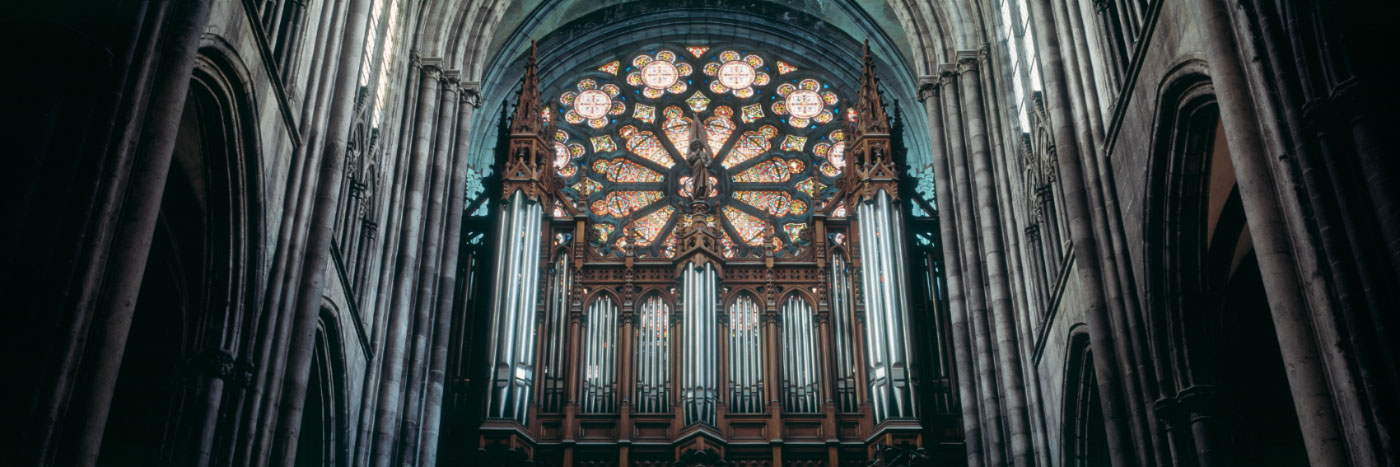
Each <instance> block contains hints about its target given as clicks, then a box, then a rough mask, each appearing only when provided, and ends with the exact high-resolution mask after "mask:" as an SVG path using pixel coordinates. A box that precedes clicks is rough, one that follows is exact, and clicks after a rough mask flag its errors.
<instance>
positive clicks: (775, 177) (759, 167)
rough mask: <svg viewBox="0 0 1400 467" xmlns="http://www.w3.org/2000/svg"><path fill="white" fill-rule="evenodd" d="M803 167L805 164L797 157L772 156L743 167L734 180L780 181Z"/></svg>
mask: <svg viewBox="0 0 1400 467" xmlns="http://www.w3.org/2000/svg"><path fill="white" fill-rule="evenodd" d="M804 168H806V164H803V162H802V161H801V160H799V159H784V158H781V157H774V158H772V159H769V160H766V161H763V162H759V163H758V164H755V165H754V166H753V167H749V168H747V169H744V171H743V172H739V174H738V175H735V176H734V181H735V182H739V183H782V182H786V181H788V179H790V178H792V175H793V174H797V173H801V172H802V169H804Z"/></svg>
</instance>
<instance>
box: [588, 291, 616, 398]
mask: <svg viewBox="0 0 1400 467" xmlns="http://www.w3.org/2000/svg"><path fill="white" fill-rule="evenodd" d="M585 335H586V336H587V337H586V340H585V341H584V343H583V345H584V367H583V370H584V371H583V372H582V373H583V374H582V377H583V382H582V383H583V384H580V385H579V386H580V392H581V393H580V394H579V401H580V402H581V405H582V407H581V408H582V411H583V413H610V412H613V411H614V410H615V408H616V407H615V401H616V399H617V398H616V397H615V394H616V392H617V391H616V387H617V303H616V302H614V301H613V299H612V298H611V297H607V296H603V297H599V298H598V299H597V300H594V301H593V304H592V305H591V306H589V307H588V325H587V330H586V334H585Z"/></svg>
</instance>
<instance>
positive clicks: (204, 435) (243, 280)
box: [99, 46, 262, 464]
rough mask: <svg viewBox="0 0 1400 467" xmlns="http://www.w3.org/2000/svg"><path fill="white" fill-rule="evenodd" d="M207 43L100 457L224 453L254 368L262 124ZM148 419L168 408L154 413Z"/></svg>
mask: <svg viewBox="0 0 1400 467" xmlns="http://www.w3.org/2000/svg"><path fill="white" fill-rule="evenodd" d="M232 63H234V62H232V61H230V60H228V59H227V58H226V56H225V54H224V50H223V49H222V48H220V47H217V46H210V47H206V48H204V49H202V50H201V51H200V55H199V56H198V58H197V62H196V68H195V70H194V74H193V77H192V80H191V83H190V91H189V93H190V94H189V98H188V99H187V100H186V101H185V107H184V111H183V113H182V114H181V119H180V125H179V133H178V135H177V136H176V144H175V152H174V156H173V160H172V163H171V167H170V174H169V176H168V177H167V179H166V187H165V191H164V195H163V197H162V199H161V206H160V215H159V218H158V221H157V222H158V223H157V229H156V233H155V238H154V239H153V240H152V248H151V252H150V259H149V260H148V266H147V268H146V272H145V277H144V278H143V280H142V282H141V284H142V285H141V291H140V296H139V298H138V300H137V303H136V311H135V316H134V318H133V323H132V329H131V334H130V336H129V337H128V338H127V344H126V349H127V350H126V352H125V354H124V355H123V358H122V367H121V372H120V373H119V374H118V377H117V388H116V392H115V397H114V400H113V402H112V412H111V414H110V416H109V419H108V422H107V424H106V427H107V428H106V434H105V435H104V441H103V446H104V449H103V450H102V457H100V458H99V462H100V463H106V462H112V463H116V464H120V463H122V462H137V463H157V464H182V463H196V462H204V461H208V460H209V459H211V458H219V457H222V456H223V455H224V454H227V453H228V452H229V451H228V450H227V447H228V446H227V445H226V443H227V442H228V441H227V440H226V439H223V438H221V437H224V436H230V435H232V432H231V431H229V430H231V429H232V427H233V426H235V425H236V424H235V423H233V421H234V420H233V419H234V418H235V417H236V416H237V415H236V413H237V412H236V411H234V410H231V408H232V407H237V406H238V405H239V404H240V403H241V400H242V396H243V393H242V390H241V387H242V385H243V384H246V378H247V369H246V367H245V366H244V365H241V364H237V363H235V361H236V360H237V359H238V358H239V356H240V355H241V352H244V351H246V350H247V349H249V348H250V347H249V346H250V344H251V342H252V339H253V338H254V336H253V334H254V333H253V332H250V328H249V326H250V325H251V323H252V320H253V317H254V316H253V315H254V313H251V312H250V311H251V310H253V309H256V304H257V294H256V292H257V290H258V286H257V284H258V282H259V278H258V277H257V275H256V273H255V272H254V271H255V269H254V265H256V264H257V263H258V262H259V258H260V257H261V248H260V246H259V245H258V243H257V239H258V232H259V231H260V228H259V225H260V224H259V222H258V215H259V212H260V208H261V204H262V203H261V196H260V193H259V191H258V190H257V189H256V187H257V186H258V185H257V183H256V180H257V175H258V174H259V173H260V172H259V170H258V167H257V165H256V160H257V157H256V154H255V150H254V148H256V147H257V145H256V138H257V127H256V124H255V123H254V122H252V121H250V118H249V117H248V115H250V113H251V104H250V102H249V100H248V95H247V91H246V90H245V89H243V87H242V83H246V81H245V80H244V79H242V78H241V76H243V73H241V72H240V71H239V70H238V69H237V68H236V67H235V66H234V65H232ZM152 414H160V415H159V416H155V417H153V416H152Z"/></svg>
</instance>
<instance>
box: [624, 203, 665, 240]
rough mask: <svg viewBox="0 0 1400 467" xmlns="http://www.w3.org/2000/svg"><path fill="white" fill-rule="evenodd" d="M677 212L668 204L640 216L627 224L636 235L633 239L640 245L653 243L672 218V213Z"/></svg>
mask: <svg viewBox="0 0 1400 467" xmlns="http://www.w3.org/2000/svg"><path fill="white" fill-rule="evenodd" d="M675 213H676V208H675V207H674V206H666V207H663V208H661V209H658V210H656V211H654V212H652V213H651V214H647V215H645V216H642V217H638V218H637V219H636V220H634V221H632V222H631V223H629V224H627V228H628V229H630V230H631V231H632V233H633V235H636V237H634V238H633V240H634V241H635V242H637V245H638V246H647V245H651V244H652V242H654V241H656V237H657V236H658V235H660V234H661V229H662V228H664V227H666V222H667V221H669V220H671V215H672V214H675Z"/></svg>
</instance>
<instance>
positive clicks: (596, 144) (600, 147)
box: [589, 135, 617, 153]
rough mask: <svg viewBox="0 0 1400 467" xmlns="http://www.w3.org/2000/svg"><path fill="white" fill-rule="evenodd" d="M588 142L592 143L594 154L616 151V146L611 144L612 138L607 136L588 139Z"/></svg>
mask: <svg viewBox="0 0 1400 467" xmlns="http://www.w3.org/2000/svg"><path fill="white" fill-rule="evenodd" d="M589 141H590V142H592V143H593V152H594V153H600V152H608V151H615V150H617V145H616V144H614V143H613V139H612V136H609V135H599V136H594V137H592V138H589Z"/></svg>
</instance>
